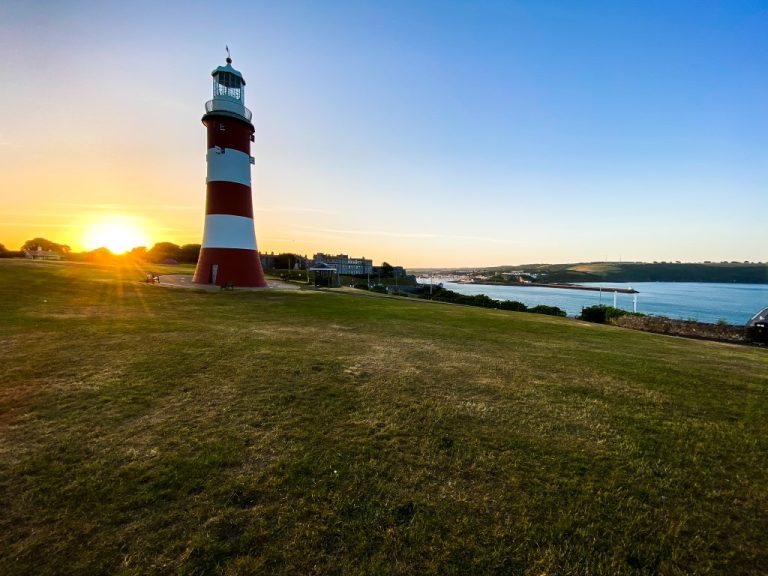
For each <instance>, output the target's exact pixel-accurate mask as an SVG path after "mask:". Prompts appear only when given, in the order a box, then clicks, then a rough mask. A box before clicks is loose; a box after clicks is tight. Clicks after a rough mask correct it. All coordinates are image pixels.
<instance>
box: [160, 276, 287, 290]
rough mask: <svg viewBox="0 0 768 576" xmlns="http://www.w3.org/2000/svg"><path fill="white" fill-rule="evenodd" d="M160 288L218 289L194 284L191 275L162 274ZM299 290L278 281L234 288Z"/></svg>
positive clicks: (212, 285)
mask: <svg viewBox="0 0 768 576" xmlns="http://www.w3.org/2000/svg"><path fill="white" fill-rule="evenodd" d="M160 286H166V287H168V288H194V289H195V290H207V291H209V292H218V291H219V290H221V288H220V287H218V286H216V285H214V284H194V283H193V282H192V274H163V275H162V276H160ZM268 289H273V290H300V287H299V286H296V284H289V283H288V282H281V281H280V280H267V288H241V287H239V286H235V291H236V292H237V291H244V290H268Z"/></svg>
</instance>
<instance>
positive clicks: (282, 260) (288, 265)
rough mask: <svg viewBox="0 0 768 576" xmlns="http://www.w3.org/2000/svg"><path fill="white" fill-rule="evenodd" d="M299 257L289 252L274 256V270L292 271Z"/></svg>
mask: <svg viewBox="0 0 768 576" xmlns="http://www.w3.org/2000/svg"><path fill="white" fill-rule="evenodd" d="M297 262H299V257H298V256H297V255H296V254H291V253H290V252H284V253H282V254H278V255H277V256H275V270H293V268H294V267H295V266H296V263H297Z"/></svg>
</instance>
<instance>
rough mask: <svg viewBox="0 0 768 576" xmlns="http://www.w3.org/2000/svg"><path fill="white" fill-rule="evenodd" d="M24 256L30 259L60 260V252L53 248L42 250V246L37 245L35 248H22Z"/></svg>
mask: <svg viewBox="0 0 768 576" xmlns="http://www.w3.org/2000/svg"><path fill="white" fill-rule="evenodd" d="M22 252H23V254H24V257H25V258H29V259H31V260H61V253H60V252H56V251H55V250H43V248H42V246H38V247H37V248H36V249H35V250H23V251H22Z"/></svg>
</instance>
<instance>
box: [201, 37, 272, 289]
mask: <svg viewBox="0 0 768 576" xmlns="http://www.w3.org/2000/svg"><path fill="white" fill-rule="evenodd" d="M211 76H213V100H209V101H208V102H206V104H205V115H204V116H203V124H204V125H205V127H206V130H207V132H208V152H207V153H206V161H207V167H208V168H207V177H206V179H205V183H206V198H205V227H204V230H203V243H202V247H201V249H200V258H199V259H198V261H197V268H196V269H195V276H194V278H193V282H195V283H198V284H217V285H219V286H223V285H227V284H232V285H234V286H248V287H266V286H267V282H266V281H265V280H264V271H263V270H262V268H261V259H260V258H259V252H258V248H257V246H256V232H255V230H254V227H253V200H252V198H251V164H253V157H252V156H251V142H253V134H254V131H255V130H254V128H253V124H251V111H250V110H248V108H246V107H245V104H244V87H245V80H244V79H243V75H242V74H240V72H238V71H237V70H235V69H234V68H233V67H232V58H230V57H229V50H227V65H226V66H219V67H218V68H216V69H215V70H214V71H213V72H211Z"/></svg>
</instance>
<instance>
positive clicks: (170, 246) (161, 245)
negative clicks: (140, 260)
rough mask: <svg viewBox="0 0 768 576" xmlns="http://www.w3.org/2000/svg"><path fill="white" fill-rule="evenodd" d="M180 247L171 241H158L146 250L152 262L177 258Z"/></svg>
mask: <svg viewBox="0 0 768 576" xmlns="http://www.w3.org/2000/svg"><path fill="white" fill-rule="evenodd" d="M180 250H181V247H180V246H179V245H178V244H174V243H173V242H158V243H157V244H155V245H154V246H152V248H151V249H150V250H149V252H147V256H148V257H149V259H150V260H151V261H152V262H162V261H163V260H167V259H171V260H178V259H179V251H180Z"/></svg>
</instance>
